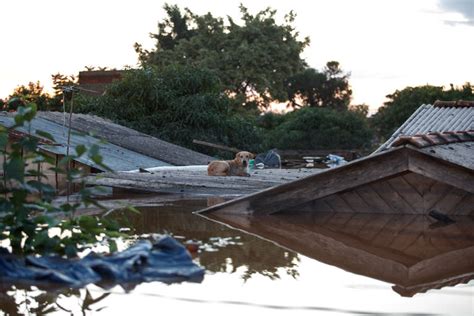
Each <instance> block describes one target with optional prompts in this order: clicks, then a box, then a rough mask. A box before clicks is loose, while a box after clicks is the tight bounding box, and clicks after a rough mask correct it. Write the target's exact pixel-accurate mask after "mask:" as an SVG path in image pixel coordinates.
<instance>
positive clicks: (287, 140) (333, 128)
mask: <svg viewBox="0 0 474 316" xmlns="http://www.w3.org/2000/svg"><path fill="white" fill-rule="evenodd" d="M271 115H272V116H273V117H269V118H267V120H263V121H264V122H266V123H267V124H269V125H270V126H272V125H274V124H275V123H274V122H279V121H281V124H279V125H278V126H277V127H275V128H274V129H272V130H269V131H268V135H267V137H266V146H265V147H267V148H272V147H273V148H279V149H361V148H364V147H367V146H369V144H370V140H371V138H372V132H371V130H370V129H369V127H368V125H367V119H366V118H365V117H364V116H363V115H361V114H359V113H357V112H352V111H336V110H332V109H325V108H309V107H305V108H302V109H299V110H296V111H294V112H291V113H288V114H286V115H284V116H283V115H280V116H278V115H276V114H271ZM268 121H270V122H268ZM272 121H273V123H272Z"/></svg>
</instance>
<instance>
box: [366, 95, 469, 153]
mask: <svg viewBox="0 0 474 316" xmlns="http://www.w3.org/2000/svg"><path fill="white" fill-rule="evenodd" d="M470 130H471V131H472V130H474V101H436V102H435V103H434V104H433V105H431V104H423V105H422V106H420V107H419V108H418V109H417V110H416V111H415V112H414V113H413V114H412V115H411V116H410V117H409V118H408V119H407V120H406V121H405V122H404V123H403V124H402V126H400V127H399V128H398V129H397V130H396V131H395V133H393V135H392V136H390V138H389V139H388V140H387V141H386V142H385V143H384V144H383V145H382V146H380V147H379V148H378V149H377V150H376V151H375V152H374V153H377V152H381V151H384V150H387V149H389V148H390V147H392V145H393V143H394V142H395V140H397V139H398V138H399V137H400V136H414V135H418V134H427V133H433V132H452V131H456V132H459V131H470Z"/></svg>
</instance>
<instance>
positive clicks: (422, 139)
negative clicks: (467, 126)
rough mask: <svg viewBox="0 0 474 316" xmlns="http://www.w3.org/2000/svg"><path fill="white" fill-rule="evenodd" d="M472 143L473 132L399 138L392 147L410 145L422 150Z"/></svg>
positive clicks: (473, 139) (428, 134) (473, 138)
mask: <svg viewBox="0 0 474 316" xmlns="http://www.w3.org/2000/svg"><path fill="white" fill-rule="evenodd" d="M472 141H474V130H469V131H459V132H443V133H427V134H419V135H413V136H400V137H398V139H397V140H395V142H393V145H392V146H393V147H398V146H403V145H407V144H410V145H413V146H415V147H418V148H424V147H428V146H437V145H444V144H451V143H459V142H472Z"/></svg>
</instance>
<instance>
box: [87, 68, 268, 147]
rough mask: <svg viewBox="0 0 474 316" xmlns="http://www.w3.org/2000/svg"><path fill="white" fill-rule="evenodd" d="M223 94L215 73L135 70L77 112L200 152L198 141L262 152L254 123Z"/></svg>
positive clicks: (201, 70)
mask: <svg viewBox="0 0 474 316" xmlns="http://www.w3.org/2000/svg"><path fill="white" fill-rule="evenodd" d="M220 91H221V85H220V82H219V79H218V78H217V77H216V76H215V75H214V74H213V73H212V72H211V71H210V70H205V69H197V68H194V67H183V66H171V67H166V68H161V69H160V70H159V71H157V70H154V69H153V68H146V69H138V70H130V71H128V72H127V73H126V74H125V75H124V77H123V79H122V80H121V81H117V82H114V83H113V84H111V85H110V87H109V88H108V89H107V94H105V95H104V96H101V97H98V98H96V99H95V101H94V102H89V103H87V104H86V105H85V106H84V105H83V106H82V107H80V108H78V111H81V112H92V113H95V114H97V115H100V116H103V117H107V118H110V119H112V120H114V121H116V122H117V123H119V124H123V125H125V126H128V127H130V128H133V129H136V130H139V131H142V132H144V133H147V134H150V135H153V136H156V137H159V138H161V139H164V140H167V141H170V142H173V143H175V144H179V145H182V146H186V147H188V148H193V149H196V150H203V148H202V147H197V145H195V144H193V139H199V140H204V141H209V142H216V143H220V144H224V145H230V146H234V147H240V148H243V149H247V150H258V148H257V146H258V145H259V144H260V141H259V139H258V137H259V133H258V132H257V130H256V127H255V124H254V122H253V120H252V119H251V118H243V117H241V116H238V115H236V114H233V113H232V111H231V110H230V105H229V104H230V101H229V98H228V96H227V95H226V94H223V93H221V92H220ZM249 140H252V141H250V142H249ZM208 153H214V152H212V151H211V152H208Z"/></svg>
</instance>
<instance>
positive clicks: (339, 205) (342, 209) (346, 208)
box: [322, 194, 354, 213]
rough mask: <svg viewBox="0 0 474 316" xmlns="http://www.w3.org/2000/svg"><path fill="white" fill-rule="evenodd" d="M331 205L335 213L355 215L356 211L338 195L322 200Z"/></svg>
mask: <svg viewBox="0 0 474 316" xmlns="http://www.w3.org/2000/svg"><path fill="white" fill-rule="evenodd" d="M322 200H323V201H324V202H326V203H327V204H329V205H330V206H331V208H332V209H333V210H334V212H338V213H354V210H353V209H352V208H351V206H350V205H348V204H347V203H346V202H345V201H344V199H342V198H341V197H340V196H339V195H338V194H333V195H330V196H327V197H325V198H323V199H322Z"/></svg>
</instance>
